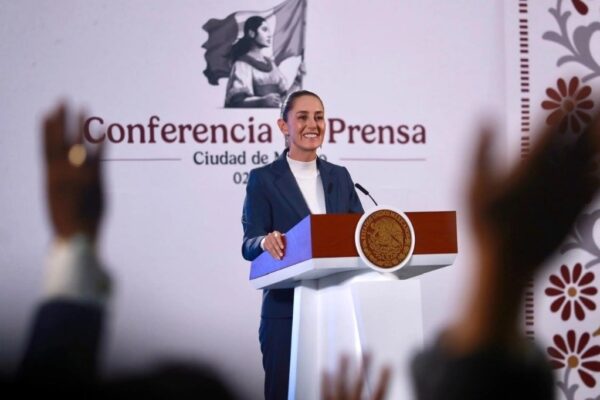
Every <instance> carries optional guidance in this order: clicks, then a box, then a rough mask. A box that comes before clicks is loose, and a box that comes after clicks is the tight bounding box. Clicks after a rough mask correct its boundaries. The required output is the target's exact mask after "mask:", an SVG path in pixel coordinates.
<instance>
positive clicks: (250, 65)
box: [225, 16, 305, 108]
mask: <svg viewBox="0 0 600 400" xmlns="http://www.w3.org/2000/svg"><path fill="white" fill-rule="evenodd" d="M272 42H273V33H272V32H271V28H270V27H269V25H268V23H267V21H266V20H265V19H264V18H262V17H259V16H254V17H250V18H248V19H247V20H246V22H245V23H244V36H243V37H242V38H240V39H239V40H238V41H237V42H235V43H234V44H233V47H232V49H231V62H232V67H231V73H230V75H229V81H228V82H227V92H226V95H225V107H226V108H234V107H248V108H277V107H280V106H281V103H282V101H283V99H285V97H286V95H287V94H288V93H292V92H294V91H296V90H298V89H301V82H302V76H303V75H304V73H305V71H304V64H303V63H301V64H300V66H299V68H298V73H297V75H296V78H295V79H294V82H293V83H292V84H291V85H288V83H287V79H286V78H285V76H284V75H283V73H282V72H281V70H280V69H279V67H278V66H277V65H276V64H275V62H274V60H273V59H272V58H270V57H268V56H266V55H265V54H264V50H266V49H268V48H270V47H271V45H272Z"/></svg>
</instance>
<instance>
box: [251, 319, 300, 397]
mask: <svg viewBox="0 0 600 400" xmlns="http://www.w3.org/2000/svg"><path fill="white" fill-rule="evenodd" d="M258 338H259V341H260V350H261V352H262V356H263V358H262V362H263V368H264V370H265V400H287V396H288V381H289V376H290V350H291V345H292V318H261V319H260V328H259V330H258Z"/></svg>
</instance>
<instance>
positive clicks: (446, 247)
mask: <svg viewBox="0 0 600 400" xmlns="http://www.w3.org/2000/svg"><path fill="white" fill-rule="evenodd" d="M377 209H384V207H377ZM403 215H404V216H405V217H406V218H407V219H408V220H409V221H410V225H412V229H413V230H414V237H413V240H414V249H413V251H412V254H411V255H410V256H409V258H408V259H407V261H405V263H404V265H403V266H402V267H401V268H400V269H397V270H396V271H394V272H381V271H378V270H375V269H373V268H372V267H370V266H369V261H368V260H366V259H365V257H364V254H363V256H362V257H361V256H359V250H358V249H357V245H356V243H357V242H356V241H355V237H356V235H357V233H356V230H357V224H358V223H359V220H360V221H363V220H364V217H365V216H366V215H365V216H362V215H360V214H324V215H309V216H307V217H306V218H304V219H303V220H302V221H300V222H299V223H298V224H297V225H296V226H294V227H293V228H292V229H290V230H289V231H288V232H287V233H286V250H285V255H284V257H283V259H282V260H276V259H274V258H273V257H271V255H270V254H269V253H267V252H264V253H263V254H261V255H260V256H259V257H257V258H256V259H255V260H254V261H253V262H252V266H251V271H250V282H251V284H252V285H253V286H254V287H255V288H256V289H279V288H294V316H293V322H292V344H291V358H290V379H289V391H288V393H289V394H288V399H297V400H304V399H307V400H309V399H310V400H312V399H319V398H320V391H321V380H322V373H323V372H324V371H329V372H331V373H335V372H336V371H337V369H338V363H339V360H340V357H341V356H342V355H344V356H347V357H349V358H350V361H351V366H353V367H354V371H353V370H352V369H351V370H350V372H351V374H350V376H356V373H357V372H356V371H357V368H358V366H359V365H360V362H361V360H362V358H363V356H364V355H365V354H367V353H368V354H370V355H371V359H372V362H371V364H372V368H371V375H372V376H368V377H367V384H366V385H365V392H366V393H371V392H372V391H374V390H375V385H376V384H377V382H376V381H377V374H378V372H379V371H380V369H381V367H382V366H383V365H387V366H390V367H392V369H393V375H392V379H391V382H390V386H389V390H388V398H390V399H410V398H413V397H414V396H412V387H411V381H410V375H409V360H410V358H411V356H412V354H413V353H414V352H415V351H417V350H418V349H420V348H421V347H422V346H423V327H422V325H423V322H422V310H421V288H420V282H419V280H418V279H414V278H415V277H417V276H419V275H421V274H424V273H427V272H430V271H433V270H435V269H438V268H442V267H444V266H448V265H451V264H452V263H453V262H454V259H455V258H456V254H457V251H458V245H457V236H456V213H455V212H453V211H443V212H408V213H405V214H403Z"/></svg>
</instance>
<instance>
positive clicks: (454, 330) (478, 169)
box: [324, 115, 600, 400]
mask: <svg viewBox="0 0 600 400" xmlns="http://www.w3.org/2000/svg"><path fill="white" fill-rule="evenodd" d="M534 137H535V138H536V139H537V142H536V144H535V146H534V147H533V149H532V151H531V153H530V154H529V155H528V157H527V158H526V159H525V160H522V161H521V162H518V163H517V164H516V165H514V166H513V167H512V168H511V169H509V170H508V171H507V172H500V171H499V169H498V168H497V167H495V166H494V165H492V161H491V157H490V152H491V148H492V146H491V144H492V134H491V133H490V131H489V130H488V129H484V130H483V132H482V133H481V139H480V143H479V147H478V150H477V152H476V157H475V163H474V165H473V176H472V177H471V183H470V190H469V193H468V195H469V200H470V220H471V221H470V222H471V228H472V231H473V237H474V238H475V241H476V246H475V248H476V254H475V257H474V267H475V268H474V269H473V274H474V279H473V280H472V285H471V287H470V288H469V295H468V297H467V304H466V307H465V308H464V309H463V310H462V313H461V314H459V317H458V318H457V320H456V321H455V322H454V323H452V324H451V326H449V327H448V328H447V329H446V330H445V331H444V332H442V333H441V334H440V335H439V338H438V340H437V341H436V342H435V343H434V344H433V345H431V346H429V347H428V348H426V349H425V350H424V351H422V352H420V353H419V354H418V355H417V356H416V357H415V359H414V361H413V380H414V388H415V395H416V398H417V399H419V400H441V399H444V400H454V399H456V400H458V399H461V400H469V399H486V400H490V399H492V400H494V399H511V400H514V399H527V400H532V399H540V400H541V399H544V400H548V399H553V398H554V383H553V376H552V372H551V369H550V366H549V362H548V361H547V360H546V357H545V355H544V353H543V352H542V351H541V350H540V349H539V348H538V347H537V346H536V345H535V344H534V343H532V342H530V341H529V340H528V339H526V338H525V337H524V336H523V334H522V333H521V330H520V328H519V323H518V322H519V314H520V312H521V309H522V307H521V303H522V300H523V293H524V290H525V287H526V285H527V284H528V282H530V281H531V279H533V276H534V274H535V273H537V272H538V271H539V270H540V269H541V267H542V265H543V264H544V261H545V260H546V259H547V258H549V257H550V256H551V255H552V253H553V252H554V251H555V250H556V248H557V247H558V246H559V245H560V244H561V242H562V241H563V240H564V238H565V237H566V235H567V233H568V232H569V231H570V229H571V227H572V225H573V223H574V222H575V219H576V217H577V215H578V214H579V213H580V212H581V211H582V210H583V209H584V208H585V207H586V205H588V204H589V203H590V202H591V201H592V199H593V197H594V195H595V193H596V192H597V191H598V187H599V180H598V177H597V176H596V175H595V171H594V167H595V164H594V163H595V161H596V160H595V159H596V158H597V157H598V155H599V153H600V122H599V117H598V115H597V116H596V118H595V119H594V120H593V122H592V123H591V124H590V125H589V126H588V127H587V128H586V130H585V131H584V132H583V133H582V134H581V135H580V136H579V137H578V138H577V140H575V141H574V143H571V144H565V143H564V140H561V134H560V132H559V130H558V129H557V127H550V128H545V129H539V130H538V131H537V132H536V133H535V134H534ZM559 154H560V157H558V156H559ZM557 159H560V160H561V162H559V163H558V162H556V160H557ZM384 373H385V372H384ZM345 375H347V372H346V370H345V369H344V368H342V369H341V371H339V376H338V379H337V381H338V382H340V381H341V382H344V381H345V380H346V376H345ZM362 378H363V379H364V377H362ZM340 387H341V385H339V384H338V385H335V386H332V385H331V383H328V387H326V388H324V398H327V399H330V398H331V399H339V400H345V399H355V398H360V396H359V395H357V394H356V392H354V393H351V392H349V391H347V390H346V391H342V390H340V389H339V388H340ZM331 391H333V392H335V393H336V394H335V395H326V393H329V392H331Z"/></svg>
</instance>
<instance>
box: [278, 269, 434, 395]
mask: <svg viewBox="0 0 600 400" xmlns="http://www.w3.org/2000/svg"><path fill="white" fill-rule="evenodd" d="M422 346H423V322H422V312H421V286H420V282H419V281H418V280H416V279H410V280H399V278H398V276H396V275H391V274H387V275H386V274H380V273H378V272H375V271H364V270H363V271H353V272H346V273H339V274H334V275H330V276H328V277H325V278H321V279H315V280H311V281H303V282H302V284H301V285H300V286H298V287H296V288H295V292H294V320H293V324H292V349H291V360H290V381H289V385H290V386H289V395H288V400H293V399H296V400H314V399H319V398H321V393H320V392H321V380H322V374H323V372H325V371H327V372H329V373H330V374H335V373H336V372H337V370H338V367H339V360H340V357H341V356H342V355H346V356H348V357H349V359H350V360H351V365H352V366H353V368H351V369H350V374H351V375H350V376H351V377H355V376H356V374H357V370H358V366H359V365H360V362H361V360H362V357H363V354H365V353H369V354H370V355H371V358H372V363H371V365H372V368H371V373H370V376H369V377H368V379H367V385H366V386H365V392H364V395H365V396H368V395H370V393H371V392H372V391H373V390H375V385H376V384H377V380H378V376H379V372H380V371H381V368H382V366H384V365H388V366H390V367H392V379H391V382H390V387H389V390H388V398H389V399H399V400H402V399H411V398H413V396H412V385H411V380H410V375H409V372H410V371H409V362H410V359H411V356H412V354H414V353H415V351H417V350H418V349H420V348H422Z"/></svg>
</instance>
